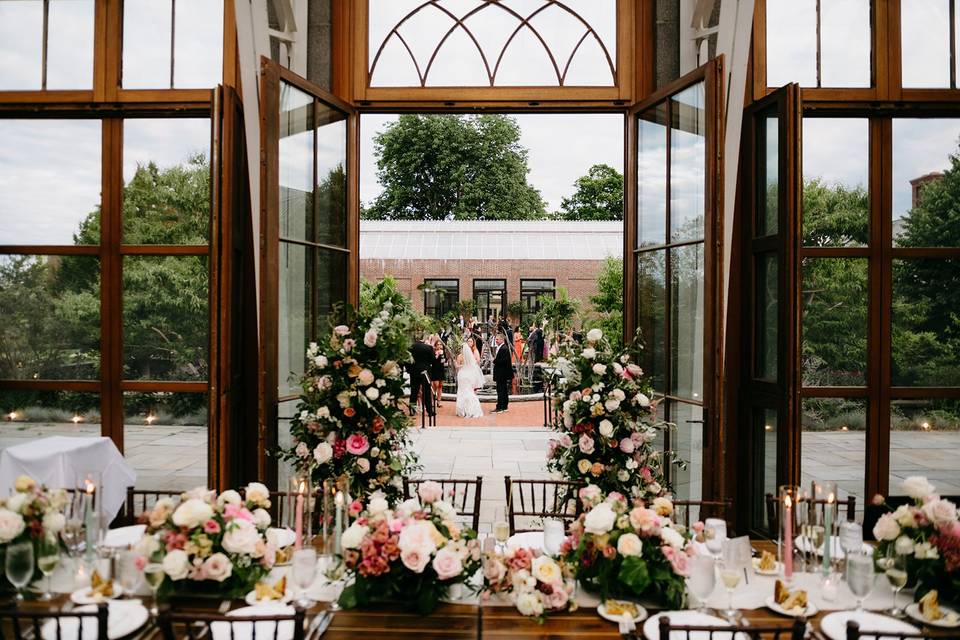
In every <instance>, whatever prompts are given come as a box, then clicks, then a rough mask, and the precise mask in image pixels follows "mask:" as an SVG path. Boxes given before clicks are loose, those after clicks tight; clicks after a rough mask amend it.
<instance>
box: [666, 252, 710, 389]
mask: <svg viewBox="0 0 960 640" xmlns="http://www.w3.org/2000/svg"><path fill="white" fill-rule="evenodd" d="M670 268H671V281H672V282H671V287H670V296H671V298H670V336H671V343H670V367H671V370H672V373H673V380H672V383H671V387H672V388H671V390H670V391H671V393H672V394H673V395H676V396H680V397H682V398H691V399H693V400H702V399H703V245H702V244H691V245H686V246H683V247H677V248H675V249H670Z"/></svg>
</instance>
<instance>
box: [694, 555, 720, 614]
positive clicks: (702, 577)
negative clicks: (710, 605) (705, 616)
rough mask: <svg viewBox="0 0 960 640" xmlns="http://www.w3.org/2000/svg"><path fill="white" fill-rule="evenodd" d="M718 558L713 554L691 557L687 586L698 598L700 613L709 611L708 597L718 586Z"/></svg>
mask: <svg viewBox="0 0 960 640" xmlns="http://www.w3.org/2000/svg"><path fill="white" fill-rule="evenodd" d="M716 581H717V573H716V560H714V558H713V556H708V555H698V556H693V557H692V558H690V577H689V578H688V579H687V587H688V588H689V589H690V593H692V594H693V597H695V598H696V599H697V603H698V605H699V607H698V608H697V610H698V611H699V612H700V613H707V598H709V597H710V594H711V593H713V589H714V587H715V586H716Z"/></svg>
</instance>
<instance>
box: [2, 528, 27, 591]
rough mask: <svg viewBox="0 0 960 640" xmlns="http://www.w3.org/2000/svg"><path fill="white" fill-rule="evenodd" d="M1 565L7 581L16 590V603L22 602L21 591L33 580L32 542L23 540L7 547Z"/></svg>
mask: <svg viewBox="0 0 960 640" xmlns="http://www.w3.org/2000/svg"><path fill="white" fill-rule="evenodd" d="M3 564H4V567H3V568H4V571H5V573H6V574H7V580H9V581H10V584H12V585H13V586H14V587H15V588H16V590H17V602H22V601H23V593H21V590H22V589H23V588H24V587H25V586H27V585H28V584H30V579H31V578H33V567H34V564H33V542H31V541H30V540H25V541H21V542H16V543H14V544H11V545H8V546H7V556H6V558H5V560H4V563H3Z"/></svg>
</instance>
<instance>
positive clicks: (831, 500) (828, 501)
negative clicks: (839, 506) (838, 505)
mask: <svg viewBox="0 0 960 640" xmlns="http://www.w3.org/2000/svg"><path fill="white" fill-rule="evenodd" d="M833 500H834V495H833V492H832V491H831V492H830V495H828V496H827V504H833Z"/></svg>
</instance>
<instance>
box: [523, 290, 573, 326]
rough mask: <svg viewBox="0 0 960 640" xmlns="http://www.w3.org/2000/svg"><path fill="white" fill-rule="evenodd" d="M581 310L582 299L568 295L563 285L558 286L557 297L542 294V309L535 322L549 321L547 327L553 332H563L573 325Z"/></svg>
mask: <svg viewBox="0 0 960 640" xmlns="http://www.w3.org/2000/svg"><path fill="white" fill-rule="evenodd" d="M579 312H580V301H579V300H577V299H576V298H571V297H570V296H569V295H567V290H566V289H564V288H563V287H558V288H557V295H556V297H553V298H552V297H550V296H547V295H543V296H540V311H539V312H538V313H537V315H536V317H535V319H534V322H536V323H537V324H542V323H543V322H544V321H546V322H547V329H548V330H549V331H551V332H553V333H555V334H556V333H563V332H564V331H566V330H567V329H569V328H571V327H572V326H573V320H574V318H576V316H577V314H578V313H579Z"/></svg>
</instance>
